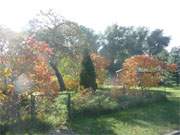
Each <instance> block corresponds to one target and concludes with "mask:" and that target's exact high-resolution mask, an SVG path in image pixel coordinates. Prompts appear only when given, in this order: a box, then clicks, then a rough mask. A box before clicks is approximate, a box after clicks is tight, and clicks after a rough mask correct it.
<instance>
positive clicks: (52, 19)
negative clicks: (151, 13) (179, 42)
mask: <svg viewBox="0 0 180 135" xmlns="http://www.w3.org/2000/svg"><path fill="white" fill-rule="evenodd" d="M28 25H29V29H28V30H27V31H25V32H22V33H16V32H13V31H11V30H10V29H8V28H5V27H0V135H29V134H30V135H32V134H33V135H44V134H45V135H46V134H47V135H51V134H52V135H56V134H57V135H58V134H59V135H60V134H67V135H76V134H78V135H79V134H82V135H86V134H88V135H91V134H92V135H105V134H107V135H135V134H137V135H161V134H167V133H170V132H173V131H178V130H180V128H179V127H180V86H179V84H180V48H178V47H175V48H172V50H171V51H170V52H168V51H167V50H166V49H165V47H167V46H168V45H169V42H170V37H168V36H165V35H164V34H163V30H160V29H155V30H153V31H151V30H149V29H148V28H145V27H122V26H118V25H117V24H115V25H112V26H109V27H108V28H107V30H106V31H105V32H104V33H103V34H96V33H95V32H94V31H93V30H92V29H90V28H86V27H85V26H82V25H79V24H77V23H75V22H72V21H69V20H66V19H64V18H63V17H61V16H58V15H57V14H56V13H55V12H54V11H53V10H48V11H47V12H43V11H41V12H40V13H39V14H38V15H37V16H36V17H35V18H34V19H32V20H30V21H29V24H28Z"/></svg>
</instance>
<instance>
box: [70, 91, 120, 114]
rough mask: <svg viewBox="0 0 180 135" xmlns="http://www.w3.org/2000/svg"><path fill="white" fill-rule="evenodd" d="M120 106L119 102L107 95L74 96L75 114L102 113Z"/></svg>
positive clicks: (73, 107) (73, 106)
mask: <svg viewBox="0 0 180 135" xmlns="http://www.w3.org/2000/svg"><path fill="white" fill-rule="evenodd" d="M117 107H118V103H117V102H116V101H115V100H113V99H111V97H107V96H105V95H97V94H96V95H92V94H91V95H88V96H81V95H79V94H77V95H76V96H75V97H74V98H73V105H72V109H73V113H74V114H77V113H79V114H82V113H83V114H92V115H96V114H101V113H105V112H109V111H112V110H115V109H116V108H117Z"/></svg>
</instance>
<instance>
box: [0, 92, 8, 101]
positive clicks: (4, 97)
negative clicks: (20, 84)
mask: <svg viewBox="0 0 180 135" xmlns="http://www.w3.org/2000/svg"><path fill="white" fill-rule="evenodd" d="M6 98H7V96H6V95H4V94H3V93H2V92H1V90H0V102H1V101H3V100H5V99H6Z"/></svg>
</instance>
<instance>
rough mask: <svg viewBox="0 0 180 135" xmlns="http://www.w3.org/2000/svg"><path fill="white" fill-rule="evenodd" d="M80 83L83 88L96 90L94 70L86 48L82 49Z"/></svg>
mask: <svg viewBox="0 0 180 135" xmlns="http://www.w3.org/2000/svg"><path fill="white" fill-rule="evenodd" d="M80 85H81V86H83V87H84V88H91V89H92V90H93V91H95V90H96V87H97V86H96V85H97V84H96V71H95V68H94V65H93V62H92V60H91V57H90V54H89V51H88V50H85V51H84V55H83V60H82V68H81V73H80Z"/></svg>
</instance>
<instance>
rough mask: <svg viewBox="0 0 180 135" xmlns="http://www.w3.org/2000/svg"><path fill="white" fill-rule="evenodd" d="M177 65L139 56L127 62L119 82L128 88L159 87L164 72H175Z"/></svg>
mask: <svg viewBox="0 0 180 135" xmlns="http://www.w3.org/2000/svg"><path fill="white" fill-rule="evenodd" d="M174 68H175V65H168V64H165V63H163V62H161V61H159V60H157V59H154V58H153V57H151V56H148V55H137V56H133V57H130V58H128V59H126V60H125V62H124V64H123V69H122V71H121V73H120V75H119V82H120V83H121V84H122V85H123V86H126V87H131V86H142V87H151V86H157V85H158V84H159V82H160V81H161V79H162V72H164V71H166V70H172V71H173V70H174Z"/></svg>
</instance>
